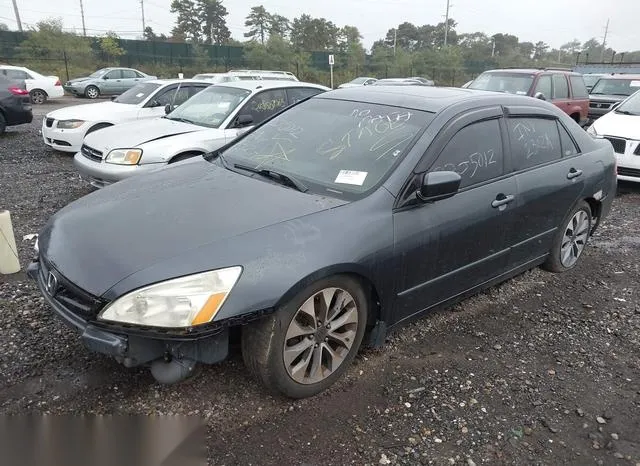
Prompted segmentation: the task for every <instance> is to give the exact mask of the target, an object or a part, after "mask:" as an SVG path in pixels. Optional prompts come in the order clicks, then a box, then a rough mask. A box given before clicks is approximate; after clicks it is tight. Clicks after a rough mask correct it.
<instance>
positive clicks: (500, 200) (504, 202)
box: [491, 194, 516, 209]
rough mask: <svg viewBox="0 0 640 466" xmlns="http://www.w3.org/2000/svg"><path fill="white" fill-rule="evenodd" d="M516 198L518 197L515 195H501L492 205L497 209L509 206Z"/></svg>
mask: <svg viewBox="0 0 640 466" xmlns="http://www.w3.org/2000/svg"><path fill="white" fill-rule="evenodd" d="M515 198H516V197H515V196H514V195H513V194H509V195H508V196H505V195H504V194H499V195H498V197H496V200H495V201H493V202H492V203H491V207H493V208H494V209H497V208H498V207H501V206H503V205H507V204H508V203H510V202H512V201H513V200H514V199H515Z"/></svg>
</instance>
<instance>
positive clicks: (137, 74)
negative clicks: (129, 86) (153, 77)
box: [133, 70, 144, 78]
mask: <svg viewBox="0 0 640 466" xmlns="http://www.w3.org/2000/svg"><path fill="white" fill-rule="evenodd" d="M133 72H134V73H135V75H136V78H144V75H143V74H142V73H140V72H139V71H136V70H133Z"/></svg>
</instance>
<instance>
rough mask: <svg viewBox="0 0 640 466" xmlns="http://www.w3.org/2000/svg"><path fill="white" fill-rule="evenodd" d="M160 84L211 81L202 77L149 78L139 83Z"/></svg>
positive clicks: (203, 82)
mask: <svg viewBox="0 0 640 466" xmlns="http://www.w3.org/2000/svg"><path fill="white" fill-rule="evenodd" d="M148 83H151V84H160V85H161V86H167V85H169V84H176V83H200V84H208V85H211V82H209V81H205V80H204V79H178V78H174V79H150V80H148V81H140V82H139V84H148Z"/></svg>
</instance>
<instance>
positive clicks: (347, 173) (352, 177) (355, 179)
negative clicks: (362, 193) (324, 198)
mask: <svg viewBox="0 0 640 466" xmlns="http://www.w3.org/2000/svg"><path fill="white" fill-rule="evenodd" d="M367 175H368V172H359V171H355V170H340V173H338V176H336V180H335V181H334V183H342V184H354V185H356V186H362V184H363V183H364V179H365V178H366V177H367Z"/></svg>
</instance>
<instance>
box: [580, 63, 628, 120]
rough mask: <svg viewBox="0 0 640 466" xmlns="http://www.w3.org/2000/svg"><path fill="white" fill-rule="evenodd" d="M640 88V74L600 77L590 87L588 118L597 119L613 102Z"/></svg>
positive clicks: (609, 108)
mask: <svg viewBox="0 0 640 466" xmlns="http://www.w3.org/2000/svg"><path fill="white" fill-rule="evenodd" d="M638 90H640V74H610V75H607V76H606V77H601V78H600V79H599V80H598V82H597V83H596V84H595V85H594V86H593V89H591V94H590V95H589V98H590V99H591V102H590V103H589V120H590V121H591V122H593V121H595V120H597V119H598V118H600V117H601V116H602V115H604V114H605V113H608V112H609V111H610V110H611V109H612V108H613V106H614V105H615V104H617V103H620V102H622V101H623V100H624V99H626V98H627V97H629V96H630V95H631V94H633V93H634V92H636V91H638Z"/></svg>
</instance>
